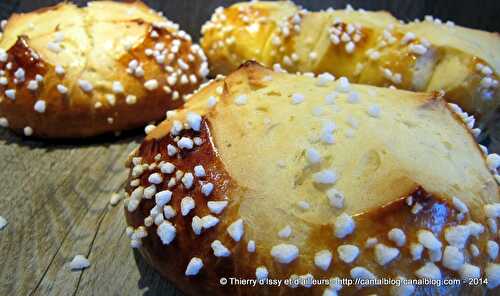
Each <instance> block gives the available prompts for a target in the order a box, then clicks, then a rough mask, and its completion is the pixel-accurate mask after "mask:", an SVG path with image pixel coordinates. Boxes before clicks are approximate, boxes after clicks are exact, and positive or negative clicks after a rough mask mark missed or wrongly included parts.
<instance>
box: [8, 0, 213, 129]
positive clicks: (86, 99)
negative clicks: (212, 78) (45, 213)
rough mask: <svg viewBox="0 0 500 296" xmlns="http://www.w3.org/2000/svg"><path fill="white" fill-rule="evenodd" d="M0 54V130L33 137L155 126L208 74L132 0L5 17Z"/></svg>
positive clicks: (187, 42) (192, 50)
mask: <svg viewBox="0 0 500 296" xmlns="http://www.w3.org/2000/svg"><path fill="white" fill-rule="evenodd" d="M0 48H1V49H3V50H2V52H0V55H2V57H1V61H0V70H1V74H2V75H1V78H0V79H2V80H3V81H2V82H4V83H2V84H0V119H1V121H2V125H3V126H8V127H10V128H11V129H12V130H14V131H15V132H18V133H24V134H25V135H27V136H29V135H33V136H36V137H41V138H82V137H90V136H94V135H98V134H103V133H107V132H118V131H121V130H126V129H131V128H136V127H140V126H144V125H146V124H147V123H149V122H151V121H156V120H160V119H162V118H164V116H165V111H166V110H169V109H175V108H178V107H179V106H181V105H182V104H183V103H184V98H185V95H187V94H189V93H191V92H192V91H193V90H195V89H196V88H198V86H199V85H200V84H201V83H202V82H203V80H204V77H205V76H206V75H207V72H208V69H207V63H206V58H205V55H204V53H203V51H202V50H201V48H200V47H199V46H197V45H194V44H192V42H191V38H190V36H189V35H188V34H187V33H185V32H183V31H180V30H179V29H178V26H177V25H176V24H174V23H172V22H170V21H168V20H167V19H166V18H164V17H163V16H161V15H160V14H158V13H157V12H155V11H153V10H151V9H150V8H148V7H147V6H146V5H144V4H143V3H142V2H140V1H135V2H131V3H118V2H112V1H98V2H90V3H89V4H88V6H87V7H83V8H78V7H77V6H75V5H73V4H71V3H63V4H59V5H56V6H52V7H47V8H44V9H41V10H37V11H33V12H30V13H22V14H14V15H12V16H11V17H10V19H9V20H8V22H7V23H6V26H5V28H4V32H3V36H2V38H1V40H0ZM181 61H182V62H181ZM16 73H17V75H18V76H19V77H18V76H16ZM174 76H175V81H173V80H174V78H172V77H174ZM168 79H171V81H170V83H169V82H168ZM13 90H14V91H15V96H13V95H12V93H13Z"/></svg>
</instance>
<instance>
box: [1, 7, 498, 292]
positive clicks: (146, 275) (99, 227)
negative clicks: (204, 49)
mask: <svg viewBox="0 0 500 296" xmlns="http://www.w3.org/2000/svg"><path fill="white" fill-rule="evenodd" d="M55 2H57V1H35V0H26V1H11V0H2V1H0V17H2V18H6V17H7V16H8V15H9V14H10V13H11V12H13V11H28V10H31V9H33V8H35V7H41V6H44V5H47V4H50V3H55ZM76 2H77V3H80V4H81V3H82V2H83V1H76ZM146 2H149V4H151V5H152V7H154V8H156V9H160V10H162V11H164V12H165V14H166V15H167V16H168V17H169V18H170V19H172V20H174V21H177V22H179V23H180V24H181V27H182V28H183V29H185V30H187V31H188V32H189V33H191V34H192V35H193V36H195V37H196V36H198V32H199V28H200V26H201V24H202V23H203V22H204V21H205V20H206V19H208V18H209V16H210V14H211V13H212V11H213V9H214V8H215V7H217V6H219V5H221V4H225V5H227V4H228V3H230V2H234V1H208V0H200V1H192V0H183V1H146ZM299 2H302V3H306V2H307V7H308V8H310V9H317V8H320V7H326V6H328V5H332V2H331V1H319V0H318V1H299ZM345 3H346V2H345V1H335V6H336V7H343V6H345ZM352 3H353V5H354V6H355V7H358V6H364V7H367V8H370V9H377V8H378V9H389V10H391V11H392V12H394V13H396V15H398V16H399V17H402V18H404V19H413V18H415V17H423V16H424V15H425V14H430V13H432V14H436V15H439V16H441V17H443V18H445V19H452V20H454V21H456V22H457V23H458V24H463V25H468V26H472V27H476V28H483V29H488V30H490V31H499V21H498V20H497V19H496V18H497V17H498V16H497V15H496V14H498V11H500V4H499V3H500V1H465V2H460V1H434V0H429V1H427V0H426V1H413V0H407V1H393V0H381V1H352ZM432 3H435V4H432ZM453 16H455V18H454V17H453ZM141 139H142V132H141V131H133V132H129V133H127V134H125V135H123V136H121V137H118V138H116V137H114V136H105V137H100V138H96V139H93V140H90V141H84V142H77V143H75V142H71V143H61V142H41V141H33V140H27V139H23V138H21V137H18V136H16V135H13V134H12V133H10V132H9V131H6V130H3V129H2V130H0V215H1V216H3V217H5V218H6V219H7V220H8V221H9V224H8V225H7V227H6V228H5V229H4V230H3V231H0V260H1V264H0V295H141V294H144V295H175V294H176V293H178V292H177V291H176V290H175V288H173V287H172V286H171V285H169V284H168V283H167V282H166V281H164V280H162V279H161V278H160V277H159V276H158V275H157V274H156V273H155V272H154V271H153V270H152V269H151V268H150V267H149V266H147V265H146V264H145V263H144V261H143V260H142V258H141V257H140V255H139V254H138V253H136V252H134V251H133V250H132V249H131V248H130V247H129V239H128V238H127V236H126V235H125V222H124V219H123V212H122V211H123V208H122V204H121V203H120V204H119V205H118V206H116V207H111V206H110V205H109V198H110V196H111V194H112V193H113V192H116V191H118V190H120V189H121V187H122V183H123V182H124V180H125V177H126V171H125V169H124V167H123V163H124V160H125V159H126V156H127V155H128V153H129V152H130V151H131V150H132V149H133V148H134V147H136V145H137V144H138V143H139V142H140V141H141ZM76 254H83V255H86V256H88V258H89V260H90V262H91V267H90V268H88V269H87V270H85V271H83V272H80V271H78V272H72V271H70V270H69V268H68V263H69V262H70V261H71V259H72V258H73V256H74V255H76Z"/></svg>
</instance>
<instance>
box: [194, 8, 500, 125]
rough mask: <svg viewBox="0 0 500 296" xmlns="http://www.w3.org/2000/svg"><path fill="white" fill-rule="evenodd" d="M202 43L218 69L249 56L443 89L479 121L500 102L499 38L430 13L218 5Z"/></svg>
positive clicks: (360, 79) (375, 81)
mask: <svg viewBox="0 0 500 296" xmlns="http://www.w3.org/2000/svg"><path fill="white" fill-rule="evenodd" d="M202 33H203V38H202V40H201V42H200V43H201V45H202V47H203V49H204V50H205V53H206V54H207V56H208V60H209V62H210V67H212V69H211V70H212V71H213V72H214V73H216V74H227V73H230V72H231V71H233V70H235V69H236V68H238V66H239V65H240V64H241V63H243V62H244V61H247V60H256V61H258V62H261V63H263V64H264V65H267V66H273V65H275V64H279V65H281V67H282V68H283V69H286V70H287V71H289V72H314V73H316V74H320V73H323V72H329V73H332V74H333V75H335V76H337V77H339V76H345V77H347V78H349V80H350V81H352V82H355V83H363V84H370V85H376V86H391V85H393V86H395V87H396V88H399V89H406V90H414V91H425V92H430V91H440V90H444V91H445V93H446V94H445V99H446V100H447V101H449V102H453V103H456V104H458V105H460V106H461V107H462V108H463V110H464V111H466V112H468V113H472V114H474V115H475V117H476V119H478V120H480V122H481V125H480V126H479V127H480V128H483V127H484V125H485V124H486V123H487V122H488V121H489V120H491V117H492V115H493V114H494V111H495V110H496V109H497V108H498V107H499V106H500V90H499V88H498V80H499V77H498V71H499V70H500V55H499V54H498V53H499V52H500V35H499V34H498V33H489V32H484V31H479V30H473V29H468V28H464V27H460V26H457V25H454V24H453V23H451V22H446V23H442V22H441V21H440V20H433V19H432V18H426V20H425V21H421V22H411V23H406V24H404V23H400V21H399V20H398V19H396V18H395V17H393V16H392V15H391V14H389V13H387V12H383V11H377V12H371V11H364V10H353V9H352V8H351V7H348V8H347V9H344V10H333V9H329V10H325V11H319V12H309V11H306V10H302V9H301V8H300V7H298V6H296V5H295V4H293V2H291V1H278V2H259V1H256V2H252V3H238V4H235V5H232V6H230V7H228V8H225V9H223V8H219V9H217V10H216V11H215V13H214V14H213V16H212V19H211V20H210V21H208V22H207V23H206V24H205V25H204V27H203V29H202Z"/></svg>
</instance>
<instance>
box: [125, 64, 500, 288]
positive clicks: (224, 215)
mask: <svg viewBox="0 0 500 296" xmlns="http://www.w3.org/2000/svg"><path fill="white" fill-rule="evenodd" d="M452 110H457V109H456V106H453V105H452V107H451V108H450V107H449V105H448V104H447V103H446V102H445V101H444V100H443V99H442V98H440V97H439V96H438V94H437V93H436V94H427V93H414V92H407V91H400V90H392V89H387V88H377V87H372V86H366V85H356V84H350V83H349V82H348V81H347V80H346V79H339V80H336V81H335V80H334V79H333V77H332V76H331V75H329V74H324V75H319V76H317V77H314V76H312V75H291V74H287V73H282V72H274V71H271V70H269V69H267V68H264V67H262V66H260V65H258V64H256V63H254V62H248V63H246V64H244V65H242V66H241V68H240V69H239V70H237V71H236V72H234V73H232V74H231V75H229V76H228V77H227V78H224V79H218V80H216V81H213V82H211V83H210V84H208V85H207V86H205V87H203V88H201V89H200V90H199V91H198V92H197V93H195V94H194V95H193V96H192V98H191V99H190V100H189V101H188V102H187V103H186V105H185V108H183V109H181V110H177V111H176V112H172V113H170V114H169V116H168V117H167V119H166V120H165V121H164V122H162V123H161V124H160V125H159V126H157V127H156V128H155V129H154V130H152V131H151V132H150V133H149V134H148V136H147V137H146V139H145V141H144V142H143V143H142V144H141V145H140V147H139V148H138V149H136V150H135V151H134V152H132V154H131V155H130V158H129V161H128V162H127V166H128V167H129V168H130V174H129V179H128V181H127V185H126V192H127V199H126V200H125V203H124V204H125V215H126V220H127V224H128V225H129V226H128V227H127V234H128V235H129V237H130V238H131V246H132V247H134V248H139V250H140V252H141V254H142V255H143V256H144V258H145V259H146V260H147V261H148V262H149V263H150V264H151V265H152V266H153V267H154V268H155V269H156V270H158V272H159V273H160V274H161V275H162V276H163V277H165V278H166V279H168V280H170V281H172V282H173V283H174V284H175V285H176V286H177V287H178V288H179V289H181V290H183V291H184V292H185V293H187V294H189V295H222V294H225V295H302V294H307V295H321V294H322V293H326V295H334V294H335V293H337V291H339V290H340V291H339V292H340V294H342V295H351V294H357V295H359V293H362V294H363V295H365V294H366V295H368V294H370V293H377V294H379V295H388V294H389V293H395V294H396V295H407V294H405V293H408V292H412V291H415V292H416V293H417V294H424V293H431V292H434V293H441V294H442V295H443V294H458V293H464V292H469V293H473V294H481V293H483V292H484V291H486V290H487V288H486V285H479V286H469V285H468V284H463V285H455V286H445V285H442V286H440V287H436V286H425V287H422V286H416V285H403V286H401V287H399V288H398V287H394V286H391V285H384V286H371V287H368V286H367V287H356V286H354V285H352V286H347V285H345V284H344V286H343V287H342V285H336V284H332V285H331V286H328V285H325V284H324V283H323V285H317V284H315V285H310V284H308V283H307V281H306V280H307V279H312V278H313V277H314V278H315V279H316V280H321V279H322V280H325V279H331V278H336V277H339V278H352V279H356V278H358V279H372V278H379V279H380V278H394V279H396V278H398V277H405V278H408V279H415V278H420V279H422V278H430V279H444V278H464V279H467V278H469V277H473V278H474V277H481V278H483V279H485V278H488V279H489V283H488V286H489V287H490V288H495V287H496V286H497V285H499V284H500V279H499V270H500V265H499V264H498V262H499V261H498V258H497V253H498V244H497V243H498V234H497V229H496V222H497V220H498V217H499V215H500V203H499V188H498V184H497V182H498V181H500V178H499V176H498V174H497V168H498V166H499V165H500V160H499V156H498V155H496V154H491V155H488V154H487V153H488V152H487V151H486V150H485V148H481V147H480V146H479V145H478V144H477V143H476V142H475V139H474V137H473V136H472V134H471V132H470V130H469V128H468V127H467V126H466V125H465V124H464V122H463V121H462V118H461V117H460V114H456V113H455V112H453V111H452ZM457 111H459V110H457ZM495 179H496V180H495ZM221 277H225V278H228V280H229V278H230V277H236V278H242V279H245V278H246V279H255V278H256V277H257V278H258V279H261V280H263V279H265V278H269V279H281V280H284V279H295V280H297V279H299V280H301V281H302V282H301V284H298V285H296V284H295V283H294V282H292V283H289V286H287V285H286V284H285V283H282V284H281V286H279V287H278V286H272V285H259V284H257V285H256V286H255V287H252V286H249V285H246V286H245V285H234V284H233V285H231V284H230V283H228V284H226V285H221V284H220V283H219V278H221ZM498 289H499V288H496V290H494V291H498Z"/></svg>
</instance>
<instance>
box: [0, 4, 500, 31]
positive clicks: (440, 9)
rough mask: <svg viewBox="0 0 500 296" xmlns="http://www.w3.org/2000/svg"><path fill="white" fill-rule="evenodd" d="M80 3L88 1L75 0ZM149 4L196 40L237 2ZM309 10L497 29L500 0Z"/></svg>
mask: <svg viewBox="0 0 500 296" xmlns="http://www.w3.org/2000/svg"><path fill="white" fill-rule="evenodd" d="M58 2H62V1H56V0H0V17H1V18H2V19H5V18H7V17H8V16H9V15H10V14H11V13H13V12H21V11H23V12H25V11H30V10H33V9H35V8H39V7H44V6H47V5H52V4H56V3H58ZM73 2H74V3H76V4H78V5H83V4H85V3H86V2H88V1H83V0H75V1H73ZM144 2H145V3H147V4H148V5H149V6H151V7H152V8H154V9H156V10H159V11H163V13H164V14H165V16H167V17H168V18H169V19H170V20H172V21H175V22H176V23H179V24H180V26H181V28H182V29H183V30H185V31H187V32H188V33H190V34H191V36H192V37H193V38H194V39H195V40H197V39H198V37H199V32H200V28H201V26H202V25H203V23H205V21H207V20H208V19H209V18H210V16H211V14H212V13H213V11H214V10H215V8H217V7H218V6H229V5H230V4H232V3H235V2H240V1H235V0H163V1H162V0H145V1H144ZM294 2H295V3H297V4H300V5H302V6H304V7H305V8H307V9H309V10H312V11H313V10H319V9H322V8H327V7H334V8H344V7H345V6H346V4H348V3H350V4H351V5H352V6H353V7H354V8H364V9H366V10H387V11H390V12H391V13H392V14H393V15H395V16H396V17H398V18H399V19H402V20H405V21H409V20H413V19H415V18H420V19H422V18H423V17H424V16H425V15H433V16H435V17H438V18H440V19H441V20H445V21H446V20H451V21H454V22H455V23H456V24H457V25H461V26H466V27H471V28H477V29H482V30H487V31H492V32H499V31H500V0H351V1H344V0H295V1H294Z"/></svg>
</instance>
